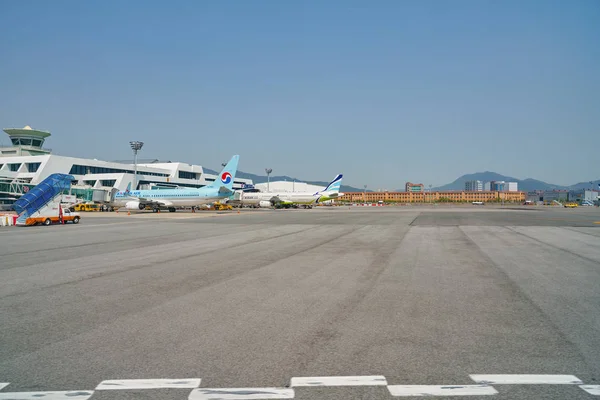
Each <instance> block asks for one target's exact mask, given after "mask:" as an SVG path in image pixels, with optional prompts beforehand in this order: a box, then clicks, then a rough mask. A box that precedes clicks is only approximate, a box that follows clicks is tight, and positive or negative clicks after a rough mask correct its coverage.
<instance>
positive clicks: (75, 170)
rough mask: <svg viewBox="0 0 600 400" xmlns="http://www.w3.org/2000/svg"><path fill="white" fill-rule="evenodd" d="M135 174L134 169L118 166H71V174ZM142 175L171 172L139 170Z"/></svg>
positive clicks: (157, 174)
mask: <svg viewBox="0 0 600 400" xmlns="http://www.w3.org/2000/svg"><path fill="white" fill-rule="evenodd" d="M119 173H126V174H133V173H134V171H132V170H129V169H118V168H105V167H92V166H89V165H78V164H73V166H72V167H71V171H70V172H69V174H71V175H86V174H119ZM138 173H139V174H140V175H149V176H164V177H168V176H169V174H161V173H158V172H148V171H138Z"/></svg>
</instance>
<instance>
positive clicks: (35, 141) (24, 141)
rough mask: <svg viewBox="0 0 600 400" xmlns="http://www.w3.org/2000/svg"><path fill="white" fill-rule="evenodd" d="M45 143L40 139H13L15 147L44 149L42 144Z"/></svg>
mask: <svg viewBox="0 0 600 400" xmlns="http://www.w3.org/2000/svg"><path fill="white" fill-rule="evenodd" d="M43 143H44V141H43V140H40V139H27V138H13V139H12V144H14V145H15V146H19V145H21V146H35V147H42V144H43Z"/></svg>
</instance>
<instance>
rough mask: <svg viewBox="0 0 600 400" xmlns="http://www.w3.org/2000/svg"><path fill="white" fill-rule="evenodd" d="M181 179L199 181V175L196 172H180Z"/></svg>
mask: <svg viewBox="0 0 600 400" xmlns="http://www.w3.org/2000/svg"><path fill="white" fill-rule="evenodd" d="M179 178H180V179H198V174H197V173H195V172H187V171H179Z"/></svg>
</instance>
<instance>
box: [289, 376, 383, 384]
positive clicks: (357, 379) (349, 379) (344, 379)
mask: <svg viewBox="0 0 600 400" xmlns="http://www.w3.org/2000/svg"><path fill="white" fill-rule="evenodd" d="M386 385H387V380H386V379H385V376H382V375H374V376H314V377H300V378H292V387H298V386H386Z"/></svg>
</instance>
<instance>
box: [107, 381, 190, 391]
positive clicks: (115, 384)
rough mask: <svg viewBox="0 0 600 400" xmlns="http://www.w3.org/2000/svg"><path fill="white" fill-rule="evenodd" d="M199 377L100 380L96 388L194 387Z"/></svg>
mask: <svg viewBox="0 0 600 400" xmlns="http://www.w3.org/2000/svg"><path fill="white" fill-rule="evenodd" d="M200 381H201V379H120V380H109V381H102V382H100V384H99V385H98V387H96V390H132V389H195V388H197V387H198V386H200Z"/></svg>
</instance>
